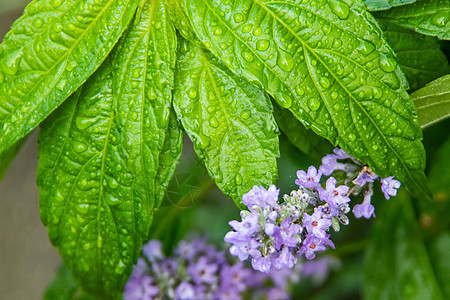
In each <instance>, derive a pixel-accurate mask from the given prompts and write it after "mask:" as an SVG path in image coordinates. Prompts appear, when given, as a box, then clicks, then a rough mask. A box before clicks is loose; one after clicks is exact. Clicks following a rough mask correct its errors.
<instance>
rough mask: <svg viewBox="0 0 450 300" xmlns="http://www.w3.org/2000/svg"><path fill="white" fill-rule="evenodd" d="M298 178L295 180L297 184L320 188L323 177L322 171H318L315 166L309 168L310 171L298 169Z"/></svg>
mask: <svg viewBox="0 0 450 300" xmlns="http://www.w3.org/2000/svg"><path fill="white" fill-rule="evenodd" d="M297 177H298V179H296V180H295V184H297V185H298V186H303V187H305V188H313V189H314V188H318V187H319V186H320V178H321V177H322V171H320V170H319V171H317V169H316V168H315V167H313V166H310V167H309V168H308V173H305V171H303V170H299V171H297Z"/></svg>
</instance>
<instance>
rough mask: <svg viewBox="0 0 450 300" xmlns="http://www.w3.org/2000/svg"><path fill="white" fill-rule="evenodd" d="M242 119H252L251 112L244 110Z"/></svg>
mask: <svg viewBox="0 0 450 300" xmlns="http://www.w3.org/2000/svg"><path fill="white" fill-rule="evenodd" d="M241 118H242V119H244V120H247V119H248V118H250V111H248V110H244V111H242V112H241Z"/></svg>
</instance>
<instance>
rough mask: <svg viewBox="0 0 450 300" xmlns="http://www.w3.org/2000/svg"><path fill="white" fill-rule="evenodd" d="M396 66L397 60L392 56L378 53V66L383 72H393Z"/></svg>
mask: <svg viewBox="0 0 450 300" xmlns="http://www.w3.org/2000/svg"><path fill="white" fill-rule="evenodd" d="M396 67H397V62H396V61H395V59H394V58H391V57H388V56H387V55H385V54H384V53H382V54H380V68H381V69H382V70H383V71H385V72H388V73H390V72H393V71H394V70H395V68H396Z"/></svg>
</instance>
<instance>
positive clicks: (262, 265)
mask: <svg viewBox="0 0 450 300" xmlns="http://www.w3.org/2000/svg"><path fill="white" fill-rule="evenodd" d="M271 266H272V257H271V256H270V255H269V256H261V255H260V256H259V257H253V258H252V267H253V269H255V270H256V271H260V272H264V273H268V272H269V271H270V267H271Z"/></svg>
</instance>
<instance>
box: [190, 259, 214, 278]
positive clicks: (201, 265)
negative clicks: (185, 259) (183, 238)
mask: <svg viewBox="0 0 450 300" xmlns="http://www.w3.org/2000/svg"><path fill="white" fill-rule="evenodd" d="M217 269H218V265H217V264H214V263H209V262H208V259H207V258H206V257H205V256H202V257H200V258H199V259H198V261H197V262H196V263H194V262H192V263H190V264H189V266H188V273H189V275H191V276H192V279H193V280H194V282H195V283H196V284H201V283H209V284H212V283H215V282H217V279H218V278H217V274H216V272H217Z"/></svg>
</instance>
